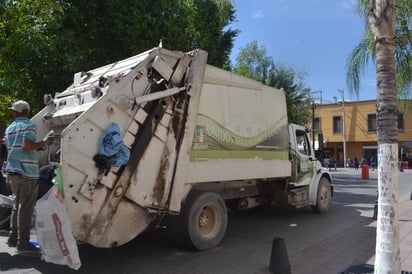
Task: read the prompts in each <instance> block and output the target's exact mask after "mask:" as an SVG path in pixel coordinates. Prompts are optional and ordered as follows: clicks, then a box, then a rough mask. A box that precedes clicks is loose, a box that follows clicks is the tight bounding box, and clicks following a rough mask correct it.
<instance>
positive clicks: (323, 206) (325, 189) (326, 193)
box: [312, 178, 332, 213]
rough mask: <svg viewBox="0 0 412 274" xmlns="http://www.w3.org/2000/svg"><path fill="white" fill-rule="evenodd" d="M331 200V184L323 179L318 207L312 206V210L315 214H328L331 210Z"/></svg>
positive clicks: (320, 182)
mask: <svg viewBox="0 0 412 274" xmlns="http://www.w3.org/2000/svg"><path fill="white" fill-rule="evenodd" d="M331 198H332V190H331V187H330V182H329V180H328V179H326V178H321V179H320V181H319V185H318V193H317V197H316V205H314V206H312V210H313V211H314V212H315V213H326V212H327V211H328V210H329V206H330V201H331Z"/></svg>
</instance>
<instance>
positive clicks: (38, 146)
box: [23, 138, 53, 152]
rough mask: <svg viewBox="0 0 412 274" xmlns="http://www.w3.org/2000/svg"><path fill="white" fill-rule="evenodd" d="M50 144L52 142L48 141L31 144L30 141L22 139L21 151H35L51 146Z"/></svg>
mask: <svg viewBox="0 0 412 274" xmlns="http://www.w3.org/2000/svg"><path fill="white" fill-rule="evenodd" d="M52 143H53V141H52V140H50V139H48V140H45V141H40V142H33V141H32V140H30V139H28V138H23V151H26V152H29V151H36V150H39V149H41V148H43V147H45V146H48V145H51V144H52Z"/></svg>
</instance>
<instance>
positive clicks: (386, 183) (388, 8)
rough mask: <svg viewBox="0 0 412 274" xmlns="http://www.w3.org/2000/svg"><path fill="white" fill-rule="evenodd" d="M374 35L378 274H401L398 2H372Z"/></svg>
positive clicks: (370, 13)
mask: <svg viewBox="0 0 412 274" xmlns="http://www.w3.org/2000/svg"><path fill="white" fill-rule="evenodd" d="M369 3H370V11H369V23H370V26H371V30H372V32H373V34H374V36H375V47H376V82H377V92H378V100H377V120H378V121H377V122H378V125H377V129H378V131H377V133H378V196H379V198H378V220H377V228H376V229H377V231H376V256H375V267H374V269H375V273H401V258H400V249H399V238H400V237H399V209H398V175H399V171H398V121H397V119H398V110H397V104H396V103H397V92H396V80H395V72H396V71H395V44H394V38H395V35H394V33H395V19H396V18H395V17H396V16H395V0H369Z"/></svg>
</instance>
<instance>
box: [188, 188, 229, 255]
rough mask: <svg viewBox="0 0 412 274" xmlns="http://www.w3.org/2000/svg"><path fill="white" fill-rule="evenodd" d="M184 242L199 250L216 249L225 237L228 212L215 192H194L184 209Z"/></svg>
mask: <svg viewBox="0 0 412 274" xmlns="http://www.w3.org/2000/svg"><path fill="white" fill-rule="evenodd" d="M181 218H182V224H183V229H182V230H183V231H182V232H183V240H184V243H185V244H186V245H189V246H191V247H194V248H195V249H198V250H209V249H212V248H214V247H216V246H217V245H218V244H219V243H220V242H221V241H222V240H223V237H224V236H225V233H226V227H227V210H226V206H225V203H224V201H223V200H222V198H221V197H220V196H219V195H217V194H216V193H213V192H193V193H191V194H190V195H189V197H188V199H187V201H186V202H185V203H184V205H183V208H182V215H181Z"/></svg>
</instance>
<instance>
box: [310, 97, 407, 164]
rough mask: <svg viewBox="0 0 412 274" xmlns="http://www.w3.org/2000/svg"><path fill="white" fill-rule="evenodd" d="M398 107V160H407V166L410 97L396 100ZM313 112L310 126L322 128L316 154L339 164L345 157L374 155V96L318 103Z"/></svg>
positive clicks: (375, 136)
mask: <svg viewBox="0 0 412 274" xmlns="http://www.w3.org/2000/svg"><path fill="white" fill-rule="evenodd" d="M398 111H399V112H398V142H399V143H398V145H399V157H400V159H399V160H400V161H406V162H409V165H406V164H405V165H404V167H406V166H411V164H412V101H410V100H407V101H399V102H398ZM313 115H314V117H313V123H314V127H313V129H314V130H315V131H316V130H321V131H322V132H323V151H319V155H318V157H319V158H321V159H323V158H325V157H326V158H332V159H336V160H337V162H338V166H341V167H342V166H343V165H344V164H345V165H346V162H347V159H348V158H349V159H350V160H351V162H352V163H353V160H354V158H355V157H357V158H358V160H359V161H361V159H362V158H363V157H365V158H366V159H367V160H368V163H369V164H370V160H371V157H375V159H377V148H378V147H377V146H378V145H377V123H376V122H377V119H376V116H377V113H376V100H370V101H356V102H347V101H345V102H337V103H335V104H319V105H316V107H315V108H314V111H313ZM314 135H315V136H314V137H315V138H316V134H314ZM345 154H346V155H345ZM345 156H346V160H345Z"/></svg>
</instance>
